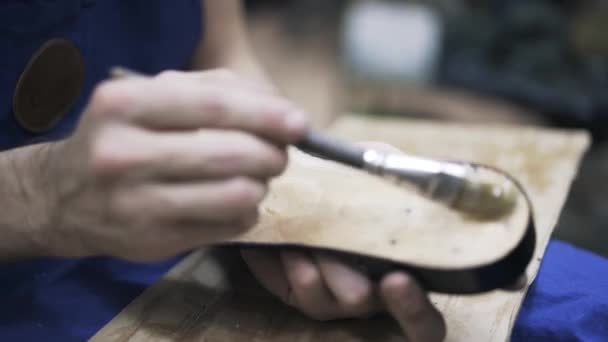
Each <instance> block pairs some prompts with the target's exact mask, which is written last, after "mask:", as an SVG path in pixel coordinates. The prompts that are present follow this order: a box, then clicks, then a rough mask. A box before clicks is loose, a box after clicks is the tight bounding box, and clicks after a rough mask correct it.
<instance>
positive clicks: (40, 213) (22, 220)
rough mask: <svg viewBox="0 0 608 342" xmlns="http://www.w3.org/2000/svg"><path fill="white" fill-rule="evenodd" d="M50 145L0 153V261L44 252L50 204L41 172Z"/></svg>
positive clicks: (46, 185)
mask: <svg viewBox="0 0 608 342" xmlns="http://www.w3.org/2000/svg"><path fill="white" fill-rule="evenodd" d="M51 146H52V145H48V144H45V145H35V146H29V147H23V148H19V149H15V150H9V151H6V152H0V212H1V214H0V262H5V261H11V260H15V259H22V258H29V257H36V256H43V255H44V254H45V248H44V247H43V246H44V245H45V239H44V237H43V236H44V231H45V229H46V225H47V224H48V223H47V222H49V221H50V220H49V219H48V212H49V210H48V208H49V205H50V203H48V202H47V198H48V196H47V194H48V192H47V191H46V190H44V188H45V187H48V186H49V184H45V183H44V181H43V179H44V177H42V175H43V174H44V164H45V162H44V161H45V160H46V159H47V158H48V157H49V151H50V149H51Z"/></svg>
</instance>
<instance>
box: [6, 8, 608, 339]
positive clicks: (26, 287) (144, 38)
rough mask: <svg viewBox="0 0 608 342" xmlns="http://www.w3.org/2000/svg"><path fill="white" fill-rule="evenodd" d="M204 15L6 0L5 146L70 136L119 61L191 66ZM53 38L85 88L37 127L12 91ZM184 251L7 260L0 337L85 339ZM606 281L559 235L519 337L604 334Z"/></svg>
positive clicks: (604, 269) (607, 324)
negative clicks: (79, 61) (150, 258)
mask: <svg viewBox="0 0 608 342" xmlns="http://www.w3.org/2000/svg"><path fill="white" fill-rule="evenodd" d="M217 1H221V0H217ZM201 20H202V18H201V9H200V1H199V0H179V1H177V0H99V1H95V0H55V1H51V0H31V1H27V0H26V1H24V0H3V1H2V2H0V150H6V149H10V148H13V147H17V146H22V145H26V144H31V143H35V142H39V141H46V140H54V139H60V138H63V137H66V136H68V135H69V134H70V133H71V132H72V131H73V129H74V127H75V126H76V124H77V122H78V116H79V113H81V111H82V109H83V107H84V105H85V104H86V102H87V100H88V97H89V96H90V94H91V91H92V89H93V88H94V86H95V84H97V83H99V82H100V81H101V80H103V79H104V78H106V77H107V72H108V69H109V68H110V67H111V66H113V65H123V66H127V67H130V68H133V69H135V70H139V71H142V72H146V73H156V72H159V71H162V70H165V69H186V68H187V67H188V64H189V62H190V60H191V57H192V55H193V53H194V50H195V48H196V45H197V43H198V41H199V39H200V37H201V35H202V32H201V29H200V28H201ZM57 37H62V38H66V39H68V40H70V41H71V42H73V43H74V44H76V46H78V48H79V49H80V51H81V53H82V56H83V60H84V63H85V79H84V86H83V91H82V93H81V95H80V97H79V99H78V100H77V102H76V105H75V106H74V107H73V108H72V109H71V110H70V111H69V112H68V113H67V114H66V115H65V116H64V117H63V118H62V120H61V121H60V122H59V123H58V125H56V126H55V127H54V128H53V129H52V130H50V131H49V132H47V133H45V134H39V135H37V134H33V133H30V132H29V131H27V130H25V129H23V128H22V127H21V126H20V125H19V124H18V122H17V121H16V120H15V118H14V115H13V113H12V99H13V95H14V91H15V85H16V83H17V81H18V79H19V77H20V74H21V73H22V71H23V69H24V68H25V66H26V64H27V62H28V60H29V59H30V58H31V56H32V54H34V53H35V51H36V50H37V49H38V48H39V47H40V46H41V45H43V44H44V43H45V42H46V41H48V40H50V39H52V38H57ZM0 238H1V237H0ZM180 258H181V257H175V258H173V259H170V260H166V261H164V262H159V263H148V264H145V263H144V264H142V263H129V262H125V261H120V260H116V259H111V258H86V259H56V258H41V259H36V260H30V261H26V262H18V263H13V264H9V265H2V266H0V289H1V291H0V341H83V340H86V339H88V338H89V337H91V336H92V335H93V334H95V333H96V332H97V331H98V330H99V329H100V328H101V327H103V326H104V325H105V324H106V323H107V322H108V321H109V320H110V319H112V318H113V317H114V316H115V315H116V314H118V312H120V310H122V309H123V308H124V307H125V306H126V305H127V304H128V303H129V302H131V301H132V300H133V299H134V298H135V297H136V296H138V295H139V294H140V293H141V292H142V291H143V290H144V289H145V288H146V287H148V286H149V285H150V284H151V283H153V282H154V281H156V280H157V279H158V278H159V277H161V276H162V275H163V274H164V273H166V272H167V270H169V269H170V268H171V267H172V266H173V265H174V264H175V263H176V262H177V261H179V260H180ZM607 289H608V261H607V260H606V259H603V258H600V257H598V256H595V255H592V254H590V253H587V252H584V251H582V250H579V249H576V248H574V247H572V246H569V245H567V244H564V243H561V242H557V241H553V242H552V243H551V244H550V246H549V249H548V251H547V254H546V258H545V260H544V261H543V265H542V267H541V271H540V274H539V276H538V278H537V281H536V282H535V284H534V286H533V287H532V289H531V290H530V292H529V294H528V297H527V299H526V301H525V303H524V306H523V309H522V312H521V313H520V315H519V317H518V319H517V323H516V325H515V330H514V334H513V340H514V341H605V340H608V290H607Z"/></svg>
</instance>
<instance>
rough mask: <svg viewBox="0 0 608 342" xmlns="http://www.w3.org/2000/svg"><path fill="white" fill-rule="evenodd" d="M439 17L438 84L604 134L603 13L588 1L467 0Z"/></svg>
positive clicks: (607, 132) (606, 22)
mask: <svg viewBox="0 0 608 342" xmlns="http://www.w3.org/2000/svg"><path fill="white" fill-rule="evenodd" d="M471 3H473V4H472V6H471V7H470V9H469V10H468V11H465V12H463V13H460V14H458V15H452V16H448V17H447V18H446V23H447V28H446V32H447V35H446V41H445V43H444V53H443V58H442V67H441V70H442V71H441V74H440V75H441V76H440V82H441V83H443V84H446V85H450V86H457V87H462V88H467V89H471V90H473V91H476V92H478V93H481V94H484V95H490V96H495V97H500V98H503V99H506V100H509V101H512V102H514V103H516V104H519V105H523V106H526V107H529V108H531V109H533V110H536V111H538V112H540V113H542V114H543V115H545V116H547V117H548V118H550V119H551V120H552V121H553V122H554V123H556V124H558V125H562V126H567V127H582V128H587V129H589V130H591V131H592V133H593V134H594V137H595V138H596V139H603V138H606V137H608V96H606V95H607V94H606V92H607V91H608V39H606V38H605V33H606V32H608V10H607V9H606V8H605V7H606V5H601V4H592V3H591V2H589V1H550V0H525V1H521V0H518V1H504V0H503V1H484V2H481V1H472V2H471Z"/></svg>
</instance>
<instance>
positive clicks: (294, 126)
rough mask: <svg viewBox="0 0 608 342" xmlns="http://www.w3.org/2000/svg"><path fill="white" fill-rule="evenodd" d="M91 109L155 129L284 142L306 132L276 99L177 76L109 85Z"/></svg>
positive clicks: (287, 105)
mask: <svg viewBox="0 0 608 342" xmlns="http://www.w3.org/2000/svg"><path fill="white" fill-rule="evenodd" d="M91 108H92V109H91V110H92V111H93V112H94V113H97V114H98V116H113V117H120V118H122V119H124V120H127V121H129V122H134V123H136V124H138V125H143V126H145V127H148V128H152V129H160V130H167V129H176V130H177V129H179V130H191V129H192V130H194V129H199V128H228V129H238V130H245V131H249V132H252V133H255V134H257V135H260V136H264V137H266V138H268V139H270V140H272V141H276V142H281V143H289V142H293V141H295V140H297V139H299V138H300V137H301V136H302V135H303V134H304V131H305V129H306V127H307V123H306V118H305V115H304V114H302V112H300V111H298V110H294V108H293V105H292V104H291V103H289V102H288V101H286V100H285V99H282V98H280V97H278V96H274V95H269V94H265V93H261V92H252V91H244V90H242V89H235V88H234V87H230V86H226V85H225V84H222V83H214V82H209V84H206V83H203V82H199V81H196V80H192V79H185V78H179V77H176V78H175V79H174V81H171V82H169V81H167V79H166V78H165V79H148V78H145V79H144V78H137V79H129V80H120V81H113V82H107V83H105V84H104V85H102V86H100V87H99V88H98V89H97V90H96V92H95V95H94V97H93V102H92V104H91Z"/></svg>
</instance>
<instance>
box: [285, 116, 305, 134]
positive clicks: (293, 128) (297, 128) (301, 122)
mask: <svg viewBox="0 0 608 342" xmlns="http://www.w3.org/2000/svg"><path fill="white" fill-rule="evenodd" d="M307 125H308V120H307V118H306V114H304V112H302V111H294V112H291V113H289V115H288V116H287V118H286V120H285V126H286V128H287V130H289V132H290V133H293V134H301V133H304V131H305V130H306V126H307Z"/></svg>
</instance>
